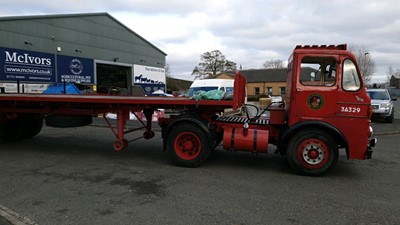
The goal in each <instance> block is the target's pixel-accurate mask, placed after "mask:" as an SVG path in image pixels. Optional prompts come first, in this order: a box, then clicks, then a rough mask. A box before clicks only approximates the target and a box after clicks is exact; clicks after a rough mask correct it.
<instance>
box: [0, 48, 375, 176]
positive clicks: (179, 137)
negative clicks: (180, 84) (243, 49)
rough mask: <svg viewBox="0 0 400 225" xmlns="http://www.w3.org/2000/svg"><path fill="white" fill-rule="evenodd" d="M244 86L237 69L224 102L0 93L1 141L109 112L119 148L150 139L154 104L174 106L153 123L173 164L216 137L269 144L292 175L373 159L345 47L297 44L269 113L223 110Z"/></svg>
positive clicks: (191, 160) (242, 147)
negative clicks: (133, 124)
mask: <svg viewBox="0 0 400 225" xmlns="http://www.w3.org/2000/svg"><path fill="white" fill-rule="evenodd" d="M245 87H246V80H245V78H244V76H242V75H241V74H240V73H239V72H237V73H236V77H235V84H234V92H233V97H232V98H231V99H226V100H192V99H188V98H168V97H130V96H110V95H30V94H0V139H3V140H6V141H15V140H18V139H21V138H27V137H32V136H35V135H36V134H38V133H39V132H40V130H41V128H42V124H43V118H45V119H46V124H47V125H49V121H52V120H50V119H51V118H53V122H51V123H50V124H51V125H55V124H56V125H57V123H55V122H57V120H55V122H54V118H56V119H57V117H61V118H62V117H67V118H68V117H72V119H74V118H75V117H76V118H80V117H84V118H85V117H89V119H91V118H92V117H93V116H97V115H99V114H101V115H105V114H106V113H111V112H112V113H116V115H117V127H116V130H115V129H114V127H113V126H112V125H111V123H110V122H109V121H108V119H107V118H106V117H104V118H105V121H106V123H107V124H108V125H109V127H110V128H111V129H112V131H113V132H114V134H115V137H116V141H115V142H114V149H115V150H117V151H120V150H122V149H124V148H126V147H127V146H128V144H129V143H130V142H131V141H135V140H136V139H132V140H128V139H127V138H126V135H127V134H128V133H130V132H134V131H138V130H144V133H143V138H145V139H150V138H152V137H153V136H154V132H153V131H152V122H151V119H152V114H153V113H154V112H155V111H156V110H157V109H173V110H180V113H178V114H177V115H173V116H170V117H169V118H160V119H159V120H158V123H159V125H160V127H161V135H162V138H163V149H164V150H165V152H166V154H167V155H168V157H169V158H170V160H171V161H172V162H173V163H174V164H176V165H179V166H185V167H196V166H199V165H200V164H201V163H202V162H204V161H205V160H206V159H207V158H208V157H209V156H210V155H211V153H212V152H213V150H214V148H215V147H216V146H218V145H219V144H220V143H221V142H223V145H222V146H223V148H224V149H225V150H228V151H246V152H251V153H256V154H258V153H267V152H268V148H269V147H268V146H269V145H270V144H272V145H275V146H276V149H277V151H276V152H278V153H280V154H282V155H286V156H287V159H288V162H289V165H290V166H291V167H292V169H293V170H294V171H295V172H296V173H299V174H302V175H311V176H320V175H323V174H324V173H325V172H327V171H329V170H330V169H332V168H333V167H334V166H335V165H336V163H337V162H338V159H339V150H340V149H343V150H344V151H345V152H346V155H347V157H348V158H349V159H359V160H364V159H370V158H371V157H372V152H373V150H372V148H373V147H374V146H375V143H376V141H377V140H376V138H372V135H373V130H372V128H371V126H370V122H371V121H370V118H371V116H372V112H373V110H372V106H371V100H370V98H369V96H368V94H367V92H366V87H365V84H364V83H363V79H362V74H361V73H360V69H359V66H358V64H357V61H356V58H355V57H354V55H353V54H352V53H351V52H349V51H347V46H346V45H345V44H344V45H323V46H296V48H295V49H294V51H293V54H292V55H291V56H290V57H289V60H288V68H287V84H286V94H285V95H284V96H283V97H284V98H283V101H282V102H278V103H272V104H270V105H268V106H267V107H266V108H265V110H267V111H269V112H268V114H269V116H268V117H266V116H264V112H261V113H260V112H259V113H257V114H256V115H250V114H249V113H248V110H245V112H246V116H223V115H221V112H223V111H224V109H227V108H233V109H238V108H240V107H242V106H243V105H245V104H244V99H245ZM248 107H250V106H247V105H245V107H243V108H244V109H247V108H248ZM253 107H254V106H253ZM138 111H143V113H144V115H145V118H146V121H147V122H146V123H144V122H143V121H141V120H139V121H140V122H141V123H142V126H139V127H137V128H133V129H129V130H128V129H126V126H125V125H126V122H127V120H128V119H129V114H130V113H134V114H135V112H138ZM138 119H139V118H138ZM90 122H91V121H90ZM87 124H88V122H87V121H83V122H82V123H77V124H73V125H87ZM58 125H60V124H58ZM62 125H63V126H64V125H66V126H68V125H69V124H68V123H67V124H66V123H63V124H62ZM60 127H61V125H60Z"/></svg>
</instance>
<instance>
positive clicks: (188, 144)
mask: <svg viewBox="0 0 400 225" xmlns="http://www.w3.org/2000/svg"><path fill="white" fill-rule="evenodd" d="M174 148H175V152H176V154H177V155H178V156H179V157H180V158H182V159H184V160H193V159H195V158H196V157H197V156H199V154H200V152H201V148H202V144H201V142H200V138H199V137H198V136H197V135H196V134H195V133H192V132H183V133H181V134H179V135H178V136H177V137H176V139H175V142H174Z"/></svg>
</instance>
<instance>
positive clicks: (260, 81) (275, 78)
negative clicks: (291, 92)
mask: <svg viewBox="0 0 400 225" xmlns="http://www.w3.org/2000/svg"><path fill="white" fill-rule="evenodd" d="M240 73H241V74H242V75H244V76H245V77H246V81H247V84H246V88H247V96H248V97H250V96H254V97H258V96H260V95H270V96H282V95H283V94H285V93H286V76H287V69H286V68H281V69H251V70H240ZM234 78H235V72H233V71H228V72H222V73H219V74H217V75H215V76H212V77H209V79H234Z"/></svg>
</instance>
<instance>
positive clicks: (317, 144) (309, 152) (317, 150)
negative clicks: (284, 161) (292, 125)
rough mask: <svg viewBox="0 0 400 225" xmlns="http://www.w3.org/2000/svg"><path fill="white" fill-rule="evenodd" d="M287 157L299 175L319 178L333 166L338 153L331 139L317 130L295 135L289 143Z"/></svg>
mask: <svg viewBox="0 0 400 225" xmlns="http://www.w3.org/2000/svg"><path fill="white" fill-rule="evenodd" d="M287 157H288V161H289V164H290V166H291V167H292V168H293V170H294V171H295V172H296V173H298V174H301V175H309V176H321V175H323V174H324V173H326V172H327V171H328V170H329V169H331V168H332V167H334V166H335V164H336V162H337V160H338V157H339V153H338V147H337V144H336V143H335V141H334V140H333V139H332V137H331V136H330V135H329V134H327V133H326V132H324V131H321V130H317V129H310V130H304V131H301V132H299V133H297V134H296V135H295V136H294V137H293V138H292V139H291V140H290V142H289V145H288V149H287Z"/></svg>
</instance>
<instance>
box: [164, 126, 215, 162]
mask: <svg viewBox="0 0 400 225" xmlns="http://www.w3.org/2000/svg"><path fill="white" fill-rule="evenodd" d="M211 151H212V150H211V147H210V146H209V141H208V140H207V136H206V135H205V133H204V132H203V131H202V130H201V129H200V128H199V127H196V126H195V125H190V124H180V125H178V126H177V127H174V128H173V129H171V130H170V133H169V134H168V136H167V149H166V152H167V155H168V157H169V159H170V160H171V161H172V162H173V163H174V164H175V165H178V166H184V167H197V166H199V165H200V164H201V163H202V162H203V161H204V160H205V159H206V158H207V157H208V156H209V155H210V154H211Z"/></svg>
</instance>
